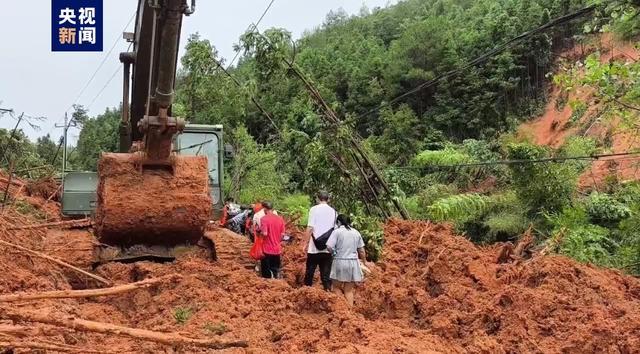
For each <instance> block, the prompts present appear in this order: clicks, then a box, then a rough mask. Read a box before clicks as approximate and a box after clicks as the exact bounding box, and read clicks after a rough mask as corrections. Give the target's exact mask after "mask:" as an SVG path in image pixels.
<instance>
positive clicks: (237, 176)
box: [227, 126, 287, 204]
mask: <svg viewBox="0 0 640 354" xmlns="http://www.w3.org/2000/svg"><path fill="white" fill-rule="evenodd" d="M230 135H231V139H232V145H233V147H234V151H235V156H234V158H233V160H232V161H231V163H230V164H228V165H227V167H228V171H229V175H230V176H231V178H230V184H229V185H228V187H229V188H230V189H229V190H228V195H230V196H231V197H233V198H235V199H236V200H238V201H239V202H241V203H245V204H250V203H253V202H255V201H256V200H272V201H273V200H276V199H277V198H278V197H279V196H281V195H282V193H283V188H284V186H285V185H286V180H287V177H286V175H283V174H282V173H279V172H278V171H277V165H278V161H277V155H276V153H275V152H274V151H272V150H268V149H267V148H265V147H263V146H260V145H258V144H257V143H256V142H255V141H254V140H253V138H252V137H251V135H249V133H248V132H247V130H246V128H244V126H239V127H238V128H236V129H235V130H233V131H232V132H231V133H230Z"/></svg>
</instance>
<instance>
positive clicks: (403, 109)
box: [373, 105, 422, 165]
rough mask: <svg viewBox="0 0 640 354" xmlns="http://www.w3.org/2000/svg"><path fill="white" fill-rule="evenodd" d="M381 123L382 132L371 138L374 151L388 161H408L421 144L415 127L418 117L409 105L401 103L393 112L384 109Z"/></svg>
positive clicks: (393, 162) (394, 162)
mask: <svg viewBox="0 0 640 354" xmlns="http://www.w3.org/2000/svg"><path fill="white" fill-rule="evenodd" d="M382 123H383V125H384V128H383V130H382V134H381V135H380V136H377V137H375V139H374V140H373V141H374V142H373V146H374V149H375V151H376V152H378V153H380V154H382V155H383V156H385V157H386V159H387V162H388V163H392V164H398V165H404V164H406V163H408V162H409V161H410V160H411V158H413V156H414V155H415V154H416V153H417V152H418V151H420V149H421V145H422V142H421V141H420V140H421V138H422V136H421V134H420V131H419V130H418V129H416V128H417V127H418V125H419V120H418V117H417V116H416V114H415V113H414V112H413V111H412V110H411V108H409V106H407V105H402V106H400V107H399V108H398V110H396V111H395V112H392V111H391V110H388V109H387V110H384V111H383V112H382Z"/></svg>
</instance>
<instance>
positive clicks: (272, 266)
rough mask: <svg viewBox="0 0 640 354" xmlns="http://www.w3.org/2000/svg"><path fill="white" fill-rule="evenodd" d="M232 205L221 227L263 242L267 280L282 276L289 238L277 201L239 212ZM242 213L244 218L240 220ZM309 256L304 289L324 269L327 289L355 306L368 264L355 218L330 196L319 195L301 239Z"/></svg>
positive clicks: (262, 265)
mask: <svg viewBox="0 0 640 354" xmlns="http://www.w3.org/2000/svg"><path fill="white" fill-rule="evenodd" d="M235 208H236V205H234V203H232V201H230V200H227V201H226V202H225V212H224V215H223V219H222V221H221V223H224V224H223V225H224V226H226V227H229V228H230V229H232V230H233V231H236V232H238V233H248V234H249V237H250V238H251V240H252V241H254V242H260V243H262V252H261V256H260V273H261V275H262V277H264V278H279V277H280V276H281V271H280V269H281V266H282V264H281V254H282V241H283V239H284V238H285V228H286V227H285V221H284V219H283V218H282V217H280V216H278V214H277V212H276V211H275V210H274V208H273V205H272V203H270V202H267V201H265V202H262V203H257V204H256V205H254V206H253V207H252V208H240V207H239V206H238V209H244V210H242V211H238V212H237V213H235V215H233V216H231V215H230V214H231V213H234V212H235V211H236V210H235ZM238 215H241V216H240V217H238ZM302 241H303V242H302V245H303V252H305V253H306V271H305V277H304V285H306V286H312V285H313V280H314V276H315V273H316V269H319V272H320V280H321V282H322V286H323V288H324V289H325V290H327V291H334V292H335V293H337V294H339V295H341V296H344V297H345V299H346V301H347V304H348V305H349V306H353V303H354V293H355V284H356V283H359V282H362V281H363V280H364V273H363V266H362V264H361V262H366V254H365V250H364V246H365V245H364V240H363V239H362V235H361V234H360V232H358V231H357V230H356V229H354V228H353V227H352V226H351V219H350V218H349V216H347V215H345V214H338V212H336V210H335V209H334V208H333V207H331V205H329V194H328V193H327V192H320V193H318V195H317V204H316V205H315V206H313V207H311V209H310V210H309V220H308V223H307V229H306V232H305V237H304V239H303V240H302Z"/></svg>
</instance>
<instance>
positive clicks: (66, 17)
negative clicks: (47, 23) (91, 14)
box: [58, 7, 76, 25]
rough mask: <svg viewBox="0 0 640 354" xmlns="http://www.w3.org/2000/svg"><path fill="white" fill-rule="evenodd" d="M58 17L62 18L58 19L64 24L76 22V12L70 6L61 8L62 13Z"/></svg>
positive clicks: (59, 22)
mask: <svg viewBox="0 0 640 354" xmlns="http://www.w3.org/2000/svg"><path fill="white" fill-rule="evenodd" d="M58 18H59V19H60V21H58V24H60V25H62V24H64V23H67V22H68V23H70V24H72V25H75V24H76V20H75V18H76V12H75V10H74V9H70V8H68V7H67V8H64V9H62V10H60V15H59V16H58Z"/></svg>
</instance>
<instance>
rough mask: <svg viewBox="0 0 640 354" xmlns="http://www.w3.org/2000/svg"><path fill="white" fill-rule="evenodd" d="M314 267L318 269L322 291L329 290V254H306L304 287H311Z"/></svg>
mask: <svg viewBox="0 0 640 354" xmlns="http://www.w3.org/2000/svg"><path fill="white" fill-rule="evenodd" d="M316 267H320V280H321V281H322V286H323V287H324V290H331V278H329V274H331V254H329V253H307V271H306V272H305V275H304V285H307V286H311V285H313V274H314V273H315V272H316Z"/></svg>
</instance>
